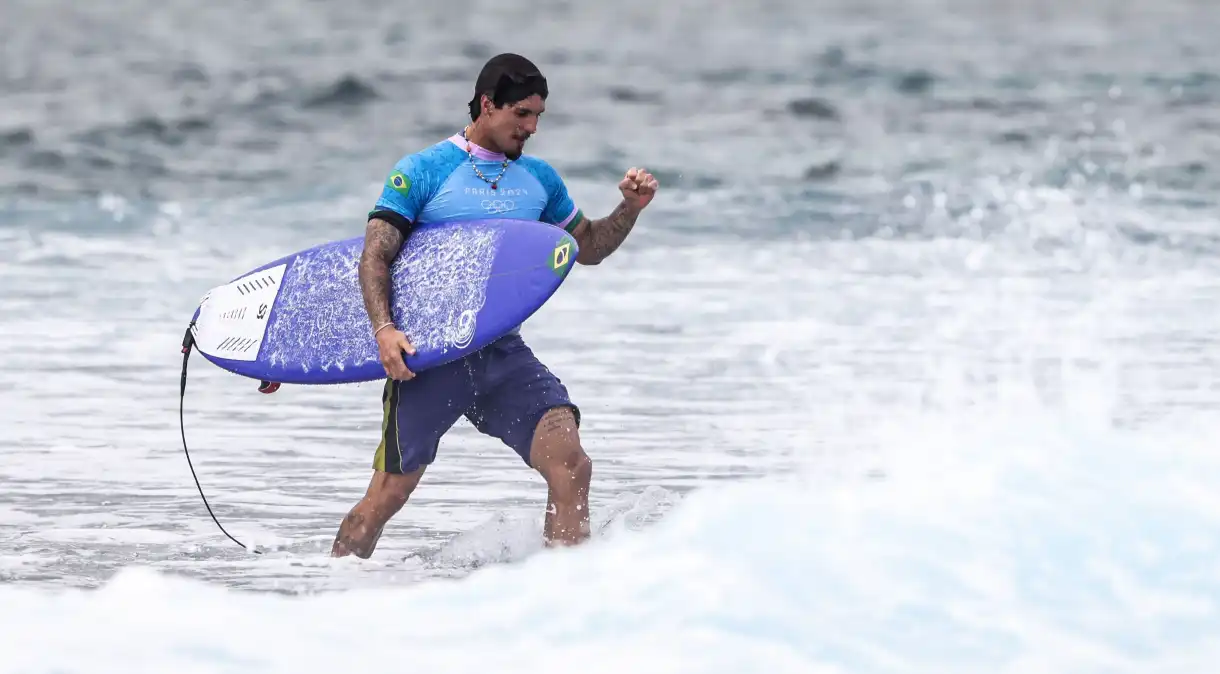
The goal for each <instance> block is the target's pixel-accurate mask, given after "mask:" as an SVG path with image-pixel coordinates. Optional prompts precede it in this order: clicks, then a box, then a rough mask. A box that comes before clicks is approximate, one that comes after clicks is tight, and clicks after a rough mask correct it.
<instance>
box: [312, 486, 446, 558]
mask: <svg viewBox="0 0 1220 674" xmlns="http://www.w3.org/2000/svg"><path fill="white" fill-rule="evenodd" d="M423 473H424V469H423V468H420V469H419V470H417V471H415V472H413V473H406V474H396V473H385V472H381V471H377V472H375V473H373V478H372V480H370V481H369V486H368V490H367V491H366V492H365V494H364V498H362V499H360V502H359V503H357V504H356V505H355V506H354V507H353V508H352V509H351V511H350V512H349V513H348V514H347V517H345V518H343V523H342V524H340V525H339V533H338V534H337V535H336V536H335V542H334V544H333V545H332V546H331V551H330V554H331V556H332V557H345V556H347V555H356V556H357V557H360V558H362V559H368V558H369V557H370V556H371V555H372V554H373V549H374V548H376V547H377V539H378V538H380V537H381V531H382V529H384V528H385V525H386V523H387V522H389V521H390V518H391V517H393V516H394V515H395V514H397V513H398V511H399V510H401V509H402V507H403V505H405V504H406V502H407V498H408V497H409V496H410V495H411V492H412V491H414V490H415V486H416V485H417V484H419V479H420V477H422V476H423Z"/></svg>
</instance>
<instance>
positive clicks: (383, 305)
mask: <svg viewBox="0 0 1220 674" xmlns="http://www.w3.org/2000/svg"><path fill="white" fill-rule="evenodd" d="M402 242H403V234H402V232H401V231H399V229H398V228H397V227H395V226H394V225H391V224H390V223H388V222H386V221H385V220H382V219H381V218H371V219H370V220H369V222H368V226H367V227H365V230H364V252H363V253H361V255H360V271H359V275H360V292H361V294H363V295H364V309H365V311H367V312H368V315H369V321H370V322H371V323H372V325H373V329H374V330H376V329H377V328H380V327H381V326H383V325H385V324H386V323H390V322H391V321H393V317H392V316H391V314H390V265H391V264H393V262H394V258H395V257H397V256H398V251H399V249H401V248H402Z"/></svg>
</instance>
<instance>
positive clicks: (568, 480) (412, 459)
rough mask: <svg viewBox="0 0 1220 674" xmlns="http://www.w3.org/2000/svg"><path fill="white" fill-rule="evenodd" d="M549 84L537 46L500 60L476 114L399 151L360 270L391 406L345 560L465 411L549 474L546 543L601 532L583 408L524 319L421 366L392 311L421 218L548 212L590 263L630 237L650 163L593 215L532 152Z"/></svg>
mask: <svg viewBox="0 0 1220 674" xmlns="http://www.w3.org/2000/svg"><path fill="white" fill-rule="evenodd" d="M547 94H548V89H547V81H546V78H545V77H544V76H543V75H542V73H541V72H540V71H539V70H538V68H537V67H536V66H535V65H534V64H533V63H531V62H530V61H529V60H528V59H526V58H525V57H523V56H519V55H516V54H500V55H498V56H495V57H493V58H492V59H490V60H489V61H488V62H487V63H486V65H484V66H483V69H482V71H481V72H480V73H479V76H478V78H477V80H476V82H475V87H474V96H473V97H472V98H471V99H470V120H471V121H470V124H469V125H467V126H466V127H465V129H463V130H462V131H460V132H458V133H455V134H454V135H453V136H451V137H449V138H447V139H445V140H443V141H440V142H438V143H436V144H434V145H432V146H431V147H428V148H425V149H423V150H421V151H419V152H415V153H413V154H408V155H407V156H405V157H403V158H402V159H400V160H399V161H398V163H397V164H396V165H395V166H394V168H393V170H392V171H391V172H390V174H389V176H388V178H387V179H386V182H385V185H384V187H383V188H382V191H381V196H380V197H379V198H378V200H377V202H376V204H375V205H374V207H373V209H372V211H370V212H369V214H368V225H367V228H366V230H365V241H364V251H363V254H362V256H361V259H360V272H359V275H360V287H361V289H362V292H363V294H364V303H365V309H366V310H367V312H368V316H369V320H370V322H371V328H370V329H371V330H372V331H373V334H374V336H375V337H376V339H377V345H378V349H379V351H380V356H381V363H382V365H383V366H384V367H385V370H386V375H387V379H386V383H385V388H384V389H383V391H382V407H383V415H384V417H383V422H382V433H381V441H380V443H379V444H378V446H377V450H376V452H375V454H374V459H373V476H372V479H371V480H370V481H369V485H368V488H367V490H366V492H365V494H364V497H363V498H362V499H361V500H360V501H359V503H357V504H356V505H355V506H354V507H353V508H352V509H351V511H350V512H349V513H348V514H347V516H346V517H345V518H344V519H343V521H342V523H341V524H340V526H339V531H338V534H337V535H336V536H335V540H334V544H333V546H332V549H331V554H332V555H334V556H336V557H342V556H346V555H349V554H354V555H357V556H358V557H362V558H367V557H369V556H370V555H372V553H373V549H374V548H375V547H376V545H377V540H378V538H379V537H380V536H381V532H382V530H383V528H384V527H385V525H386V523H387V522H389V520H390V518H392V517H393V516H394V515H395V514H396V513H398V511H399V510H400V509H401V508H402V507H403V506H404V505H405V504H406V502H407V499H408V497H410V495H411V492H412V491H413V490H414V489H415V487H416V485H418V484H419V481H420V478H421V477H422V476H423V473H424V470H425V469H426V468H427V466H428V465H429V464H430V463H432V461H433V460H435V458H436V452H437V448H438V446H439V443H440V439H441V437H442V436H443V435H444V434H445V433H447V432H448V431H449V429H450V428H451V427H452V426H453V424H454V423H455V422H456V421H457V420H458V418H459V417H461V416H465V417H466V418H467V419H468V420H469V421H470V422H471V423H472V424H473V425H474V426H475V428H477V429H478V430H479V431H480V432H482V433H484V434H487V435H489V436H492V437H495V438H498V439H500V440H501V441H502V442H503V443H504V444H506V445H507V446H509V447H510V448H512V449H513V450H514V451H515V452H516V453H517V454H518V455H519V456H520V457H521V459H522V460H523V461H524V462H525V463H526V465H528V466H530V467H531V468H533V469H534V470H537V471H538V472H539V473H540V474H541V475H542V477H543V478H544V479H545V481H546V484H547V491H548V494H547V506H546V515H545V520H544V521H545V524H544V529H543V536H544V539H545V541H546V544H547V545H571V544H576V543H579V542H581V541H583V540H584V539H586V538H587V537H588V536H589V506H588V498H589V483H590V480H591V478H592V474H593V464H592V461H591V460H590V459H589V456H588V455H587V454H586V453H585V451H584V449H583V448H582V446H581V442H580V434H579V426H580V409H579V408H578V407H577V406H576V405H575V404H574V403H573V402H572V401H571V400H570V399H569V397H568V391H567V389H566V388H565V387H564V385H563V383H562V382H561V381H560V380H559V378H558V377H556V376H555V375H554V374H552V373H551V371H550V370H549V369H547V367H546V366H545V365H543V364H542V363H541V362H539V360H538V359H537V357H535V355H534V354H533V352H532V351H531V350H530V348H529V347H528V346H527V345H526V344H525V342H524V341H523V340H522V338H521V336H520V334H519V333H518V332H517V331H516V330H514V331H513V332H511V333H510V334H508V335H505V336H504V337H501V338H500V339H498V340H497V341H495V342H493V343H492V344H490V345H488V346H487V347H484V348H483V349H481V350H480V351H477V352H475V353H473V354H471V355H469V356H466V357H465V358H462V359H460V360H457V361H454V362H451V363H448V364H446V365H442V366H439V367H435V368H431V369H428V370H425V371H423V372H419V373H413V372H411V371H410V370H408V368H407V366H406V364H405V362H404V359H403V354H404V353H405V354H413V353H414V352H415V349H414V347H413V346H412V345H411V341H410V337H409V336H408V335H406V334H404V333H403V332H402V331H401V330H400V329H399V326H396V325H395V324H394V322H393V321H392V320H391V312H390V296H389V290H390V265H391V263H392V262H393V261H394V259H395V257H396V256H397V255H398V252H399V250H400V248H401V247H402V245H403V241H404V240H405V238H406V237H407V236H408V235H409V234H410V232H411V228H412V227H413V226H414V225H416V224H419V223H426V222H435V221H441V220H453V219H474V218H493V217H495V218H517V219H527V220H528V219H534V220H540V221H542V222H545V223H548V224H551V225H554V226H556V227H562V228H563V229H565V230H566V231H568V232H569V233H571V234H572V236H573V237H574V238H575V239H576V241H577V242H578V243H579V245H580V252H579V255H578V256H577V258H576V261H577V262H578V263H580V264H585V265H596V264H598V263H600V262H601V261H602V260H604V259H606V257H607V256H609V255H610V254H612V253H613V252H614V251H615V250H616V249H617V248H618V247H619V246H620V245H621V244H622V243H623V240H624V239H626V237H627V235H628V234H629V233H630V232H631V229H632V227H633V226H634V225H635V222H636V219H637V218H638V217H639V215H640V212H641V211H642V210H644V208H645V207H647V206H648V204H649V203H650V202H651V201H652V199H653V197H654V196H655V195H656V192H657V188H658V185H657V180H656V178H654V177H653V176H652V175H651V174H650V173H649V172H648V171H645V170H644V169H641V168H632V169H630V170H628V171H627V172H626V174H625V175H624V177H623V179H622V180H621V181H620V182H619V185H618V187H619V191H620V192H621V193H622V196H623V198H622V201H620V202H619V204H618V206H616V207H615V208H614V210H613V211H611V213H610V214H609V215H607V216H606V217H604V218H600V219H596V220H594V219H589V218H587V217H585V215H584V213H583V212H582V211H581V210H580V209H578V208H577V207H576V205H575V204H574V203H573V201H572V199H571V198H570V197H569V196H568V190H567V187H566V186H565V185H564V182H563V180H562V179H561V178H560V176H559V174H558V173H557V172H556V171H555V169H554V168H552V167H551V166H550V165H549V164H547V163H546V162H545V161H543V160H541V159H538V158H537V157H533V156H530V155H526V154H523V152H524V150H525V143H526V141H528V140H529V138H530V137H531V136H533V135H534V134H535V133H536V132H537V130H538V120H539V118H541V116H542V114H543V112H544V111H545V107H546V98H547Z"/></svg>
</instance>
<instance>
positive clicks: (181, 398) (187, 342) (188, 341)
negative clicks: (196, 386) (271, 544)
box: [178, 321, 262, 555]
mask: <svg viewBox="0 0 1220 674" xmlns="http://www.w3.org/2000/svg"><path fill="white" fill-rule="evenodd" d="M194 326H195V323H194V322H193V321H192V322H191V325H190V327H188V328H187V329H186V336H185V337H183V338H182V383H181V386H180V387H179V389H178V428H179V429H181V431H182V452H183V453H184V454H186V465H188V466H190V468H191V477H193V478H195V487H196V488H197V489H199V498H201V499H203V507H205V508H207V509H208V514H209V515H211V516H212V521H213V522H215V523H216V526H218V527H220V531H221V533H223V534H224V535H225V536H228V537H229V540H231V541H233V542H234V543H236V544H238V545H240V546H241V547H242V548H243V549H245V550H250V548H247V547H246V544H245V543H242V542H241V541H239V540H237V539H236V538H233V536H232V535H231V534H229V532H227V531H225V528H224V527H223V526H221V525H220V520H218V519H216V515H215V513H213V512H212V506H210V505H208V497H206V496H204V495H203V487H202V486H200V484H199V476H198V475H196V474H195V465H194V464H193V463H191V453H190V451H188V450H187V448H186V423H185V422H184V421H183V408H184V407H185V406H186V363H187V361H188V360H189V359H190V357H191V347H192V346H194V344H195V337H194V335H192V334H191V328H192V327H194ZM250 551H251V552H254V553H255V554H260V555H261V554H262V551H261V550H250Z"/></svg>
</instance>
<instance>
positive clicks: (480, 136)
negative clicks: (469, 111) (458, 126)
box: [466, 121, 504, 155]
mask: <svg viewBox="0 0 1220 674" xmlns="http://www.w3.org/2000/svg"><path fill="white" fill-rule="evenodd" d="M466 140H468V141H470V142H472V143H474V144H475V145H478V146H479V147H481V148H483V149H484V150H487V151H488V152H494V153H496V154H501V155H502V154H504V150H502V149H500V148H499V147H497V146H496V144H495V142H494V141H493V140H492V139H491V137H490V136H489V135H488V134H487V132H486V131H484V130H483V128H482V127H481V126H480V125H479V123H478V121H475V122H474V123H472V124H471V125H470V126H468V127H466Z"/></svg>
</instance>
